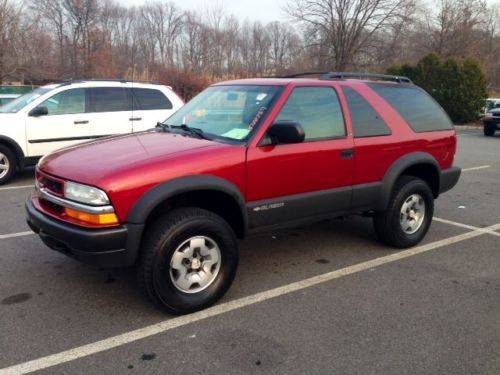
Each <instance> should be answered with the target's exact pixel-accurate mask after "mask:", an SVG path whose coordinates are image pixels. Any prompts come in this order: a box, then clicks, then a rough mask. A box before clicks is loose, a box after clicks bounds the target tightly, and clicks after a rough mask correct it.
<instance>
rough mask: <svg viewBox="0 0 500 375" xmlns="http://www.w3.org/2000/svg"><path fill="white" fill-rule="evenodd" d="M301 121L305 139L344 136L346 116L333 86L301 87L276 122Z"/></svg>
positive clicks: (296, 90)
mask: <svg viewBox="0 0 500 375" xmlns="http://www.w3.org/2000/svg"><path fill="white" fill-rule="evenodd" d="M286 120H288V121H298V122H299V123H300V124H301V125H302V126H303V128H304V132H305V136H306V138H305V139H306V140H317V139H327V138H335V137H342V136H345V126H344V116H343V115H342V110H341V108H340V103H339V100H338V97H337V94H336V93H335V91H334V90H333V89H332V88H330V87H298V88H296V89H295V90H293V92H292V94H291V95H290V97H289V98H288V100H287V101H286V103H285V105H284V106H283V108H282V109H281V112H280V114H279V115H278V118H277V119H276V121H286Z"/></svg>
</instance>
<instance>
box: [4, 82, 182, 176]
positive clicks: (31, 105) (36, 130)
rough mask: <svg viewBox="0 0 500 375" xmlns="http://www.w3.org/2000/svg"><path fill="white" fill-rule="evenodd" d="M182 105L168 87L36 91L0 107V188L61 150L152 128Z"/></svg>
mask: <svg viewBox="0 0 500 375" xmlns="http://www.w3.org/2000/svg"><path fill="white" fill-rule="evenodd" d="M183 104H184V103H183V101H182V100H181V99H180V98H179V97H178V96H177V95H176V94H175V93H174V92H173V91H172V89H171V88H170V87H167V86H161V85H153V84H143V83H137V82H128V81H105V80H103V81H97V80H92V81H72V82H65V83H60V84H53V85H47V86H43V87H40V88H38V89H36V90H34V91H31V92H29V93H27V94H25V95H23V96H21V97H19V98H17V99H15V100H13V101H12V102H10V103H8V104H6V105H4V106H2V107H0V184H4V183H6V182H7V181H8V180H9V179H10V178H11V177H12V176H13V175H14V173H15V171H16V169H18V168H23V167H24V166H26V165H33V164H35V163H36V162H37V161H38V159H39V158H40V157H41V156H42V155H45V154H47V153H49V152H52V151H54V150H56V149H59V148H61V147H67V146H71V145H74V144H77V143H81V142H83V141H88V140H92V139H96V138H102V137H106V136H110V135H116V134H123V133H131V132H137V131H142V130H146V129H149V128H153V127H154V126H155V125H156V123H157V122H158V121H163V120H165V119H166V118H167V117H168V116H170V115H171V114H172V113H174V112H175V111H176V110H178V109H179V108H180V107H181V106H182V105H183Z"/></svg>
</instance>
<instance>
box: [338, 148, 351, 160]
mask: <svg viewBox="0 0 500 375" xmlns="http://www.w3.org/2000/svg"><path fill="white" fill-rule="evenodd" d="M353 156H354V149H352V148H349V149H347V150H342V151H340V157H341V158H342V159H351V158H352V157H353Z"/></svg>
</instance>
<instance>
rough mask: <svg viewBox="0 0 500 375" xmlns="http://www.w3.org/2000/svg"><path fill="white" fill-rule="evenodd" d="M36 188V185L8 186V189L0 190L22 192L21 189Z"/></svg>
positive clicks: (0, 189) (1, 189) (2, 189)
mask: <svg viewBox="0 0 500 375" xmlns="http://www.w3.org/2000/svg"><path fill="white" fill-rule="evenodd" d="M34 187H35V185H21V186H8V187H3V188H0V191H4V190H20V189H28V188H34Z"/></svg>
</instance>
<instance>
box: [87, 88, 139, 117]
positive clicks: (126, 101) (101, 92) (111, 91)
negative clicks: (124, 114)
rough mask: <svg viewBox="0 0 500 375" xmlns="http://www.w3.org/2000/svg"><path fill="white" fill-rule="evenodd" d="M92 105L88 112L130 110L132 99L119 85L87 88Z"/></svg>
mask: <svg viewBox="0 0 500 375" xmlns="http://www.w3.org/2000/svg"><path fill="white" fill-rule="evenodd" d="M88 90H89V91H90V98H91V100H92V105H91V108H90V112H121V111H132V100H131V99H130V98H129V96H128V95H127V93H126V91H125V89H124V88H121V87H95V88H90V89H88Z"/></svg>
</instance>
